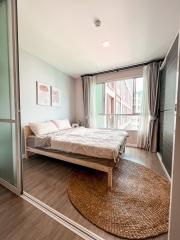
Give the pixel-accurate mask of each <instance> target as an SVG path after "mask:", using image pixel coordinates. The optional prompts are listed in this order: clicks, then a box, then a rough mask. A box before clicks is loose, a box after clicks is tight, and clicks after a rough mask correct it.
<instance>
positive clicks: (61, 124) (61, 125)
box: [52, 119, 71, 130]
mask: <svg viewBox="0 0 180 240" xmlns="http://www.w3.org/2000/svg"><path fill="white" fill-rule="evenodd" d="M52 122H53V123H54V124H55V125H56V127H57V128H58V129H59V130H63V129H68V128H71V124H70V122H69V120H68V119H64V120H52Z"/></svg>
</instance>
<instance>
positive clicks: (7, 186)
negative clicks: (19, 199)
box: [0, 178, 21, 196]
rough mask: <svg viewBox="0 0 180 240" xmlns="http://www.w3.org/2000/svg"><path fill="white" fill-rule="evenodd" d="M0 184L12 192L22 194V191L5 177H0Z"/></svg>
mask: <svg viewBox="0 0 180 240" xmlns="http://www.w3.org/2000/svg"><path fill="white" fill-rule="evenodd" d="M0 184H1V185H2V186H4V187H5V188H7V189H9V190H10V191H11V192H13V193H15V194H16V195H18V196H19V195H21V191H20V190H18V188H17V187H15V186H13V185H12V184H10V183H8V182H7V181H5V180H4V179H2V178H0Z"/></svg>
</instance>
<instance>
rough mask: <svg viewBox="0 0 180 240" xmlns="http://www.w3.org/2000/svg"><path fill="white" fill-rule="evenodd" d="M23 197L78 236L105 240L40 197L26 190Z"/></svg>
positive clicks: (87, 239) (90, 239) (93, 239)
mask: <svg viewBox="0 0 180 240" xmlns="http://www.w3.org/2000/svg"><path fill="white" fill-rule="evenodd" d="M21 197H22V198H23V199H24V200H26V201H28V202H29V203H30V204H32V205H33V206H35V207H36V208H38V209H39V210H41V211H42V212H44V213H45V214H46V215H48V216H49V217H51V218H53V219H54V220H55V221H57V222H59V223H60V224H62V225H63V226H65V227H66V228H68V229H69V230H71V231H72V232H74V233H75V234H77V235H78V236H80V237H82V238H83V239H86V240H104V239H103V238H101V237H100V236H98V235H96V234H95V233H93V232H92V231H90V230H88V229H87V228H85V227H83V226H81V225H80V224H78V223H76V222H75V221H73V220H71V219H70V218H68V217H66V216H65V215H63V214H62V213H60V212H58V211H56V210H55V209H53V208H51V207H49V206H48V205H47V204H45V203H44V202H42V201H40V200H39V199H37V198H35V197H33V196H32V195H30V194H28V193H27V192H24V193H23V195H21Z"/></svg>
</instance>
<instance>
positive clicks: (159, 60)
mask: <svg viewBox="0 0 180 240" xmlns="http://www.w3.org/2000/svg"><path fill="white" fill-rule="evenodd" d="M163 60H164V58H159V59H154V60H150V61H147V62H143V63H138V64H134V65H130V66H126V67H120V68H115V69H109V70H106V71H102V72H96V73H89V74H84V75H82V76H81V77H87V76H96V75H100V74H105V73H111V72H119V71H121V70H126V69H129V68H136V67H142V66H145V65H147V64H150V63H152V62H161V61H163Z"/></svg>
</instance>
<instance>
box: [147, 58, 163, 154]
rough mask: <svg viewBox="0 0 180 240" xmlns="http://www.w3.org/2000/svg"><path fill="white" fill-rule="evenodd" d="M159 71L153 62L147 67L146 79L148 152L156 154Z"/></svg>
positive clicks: (156, 64)
mask: <svg viewBox="0 0 180 240" xmlns="http://www.w3.org/2000/svg"><path fill="white" fill-rule="evenodd" d="M159 71H160V63H157V62H153V63H151V64H149V65H147V73H146V74H147V78H148V105H149V113H150V122H149V129H148V150H149V151H151V152H157V134H158V113H159V95H160V91H159V80H160V78H159Z"/></svg>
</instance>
